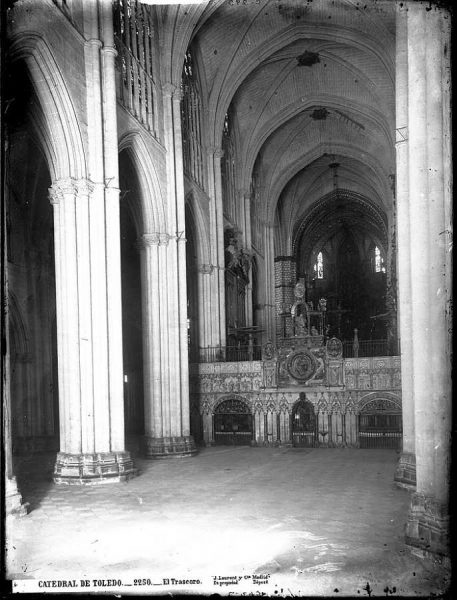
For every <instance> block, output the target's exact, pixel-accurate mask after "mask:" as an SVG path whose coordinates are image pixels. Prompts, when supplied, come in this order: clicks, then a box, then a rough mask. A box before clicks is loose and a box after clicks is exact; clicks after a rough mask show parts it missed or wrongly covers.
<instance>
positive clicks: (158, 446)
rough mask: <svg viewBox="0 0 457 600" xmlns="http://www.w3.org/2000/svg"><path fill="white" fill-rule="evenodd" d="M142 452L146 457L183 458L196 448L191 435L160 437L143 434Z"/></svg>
mask: <svg viewBox="0 0 457 600" xmlns="http://www.w3.org/2000/svg"><path fill="white" fill-rule="evenodd" d="M143 452H144V455H145V457H146V458H184V457H186V456H194V455H195V454H197V452H198V450H197V447H196V445H195V442H194V438H193V437H192V436H191V435H185V436H179V437H162V438H154V437H149V436H147V435H145V436H144V438H143Z"/></svg>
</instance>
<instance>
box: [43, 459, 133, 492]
mask: <svg viewBox="0 0 457 600" xmlns="http://www.w3.org/2000/svg"><path fill="white" fill-rule="evenodd" d="M136 473H137V469H136V468H135V466H134V464H133V460H132V458H131V456H130V452H125V451H124V452H94V453H93V454H67V453H65V452H59V453H58V454H57V458H56V464H55V466H54V483H59V484H60V483H64V484H70V485H71V484H75V485H95V484H100V483H117V482H119V481H127V480H128V479H131V478H132V477H134V476H135V475H136Z"/></svg>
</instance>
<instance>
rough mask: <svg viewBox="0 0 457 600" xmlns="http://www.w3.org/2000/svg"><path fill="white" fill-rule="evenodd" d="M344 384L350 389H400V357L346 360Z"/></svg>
mask: <svg viewBox="0 0 457 600" xmlns="http://www.w3.org/2000/svg"><path fill="white" fill-rule="evenodd" d="M344 383H345V385H346V387H347V388H350V389H365V390H379V389H382V390H385V389H400V388H401V366H400V357H399V356H384V357H370V358H346V359H345V360H344Z"/></svg>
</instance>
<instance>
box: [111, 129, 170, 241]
mask: <svg viewBox="0 0 457 600" xmlns="http://www.w3.org/2000/svg"><path fill="white" fill-rule="evenodd" d="M124 150H125V151H126V152H127V153H128V154H129V155H130V158H131V159H132V163H133V165H134V167H135V169H136V172H137V175H138V180H139V183H140V186H141V215H138V214H137V215H135V219H136V220H137V221H141V223H140V222H137V223H136V225H137V228H138V233H139V234H140V233H154V232H159V233H165V232H166V218H165V207H164V194H163V192H162V187H161V185H160V180H159V176H158V174H157V169H156V166H155V164H154V161H153V159H152V156H151V152H150V149H149V148H148V147H147V145H146V143H145V141H144V139H143V137H142V135H141V134H140V133H139V132H138V131H131V132H128V133H126V134H125V135H124V136H123V137H122V138H121V140H120V142H119V152H122V151H124Z"/></svg>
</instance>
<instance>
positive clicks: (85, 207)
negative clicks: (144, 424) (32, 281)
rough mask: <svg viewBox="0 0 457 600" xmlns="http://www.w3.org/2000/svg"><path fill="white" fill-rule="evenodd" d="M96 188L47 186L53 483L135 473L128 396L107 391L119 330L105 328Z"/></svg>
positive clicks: (100, 200) (100, 207) (102, 227)
mask: <svg viewBox="0 0 457 600" xmlns="http://www.w3.org/2000/svg"><path fill="white" fill-rule="evenodd" d="M98 187H99V188H100V186H98ZM96 188H97V186H93V185H90V184H88V183H87V182H86V181H85V180H83V181H74V180H72V179H65V180H60V181H57V182H55V183H54V184H53V186H52V188H51V189H50V195H51V202H52V204H53V207H54V244H55V272H56V312H57V315H56V316H57V349H58V378H59V407H60V452H59V453H58V455H57V459H56V465H55V469H54V481H55V482H56V483H99V482H104V481H120V480H125V479H127V478H129V477H131V476H132V475H133V474H134V473H135V469H134V466H133V462H132V459H131V458H130V454H129V453H128V452H126V451H125V449H124V420H123V398H122V396H119V394H118V391H117V390H113V389H112V388H110V380H111V377H112V373H111V370H112V369H118V368H119V367H118V363H119V361H117V362H115V363H113V362H111V361H110V359H109V357H110V352H111V353H114V352H116V351H117V352H121V349H120V348H116V349H110V344H112V343H114V342H115V340H116V339H119V335H118V336H113V337H111V336H110V335H109V334H108V328H107V323H108V298H107V296H108V289H109V288H108V282H107V272H106V266H105V265H106V252H107V244H108V242H107V240H106V222H105V218H104V212H105V211H104V194H103V188H100V189H96ZM111 243H117V244H119V239H117V240H111ZM117 327H118V328H120V327H121V321H118V323H117ZM121 361H122V357H121ZM121 364H122V363H121ZM121 373H122V372H121ZM113 415H118V417H117V418H116V419H113Z"/></svg>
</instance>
